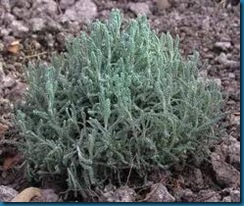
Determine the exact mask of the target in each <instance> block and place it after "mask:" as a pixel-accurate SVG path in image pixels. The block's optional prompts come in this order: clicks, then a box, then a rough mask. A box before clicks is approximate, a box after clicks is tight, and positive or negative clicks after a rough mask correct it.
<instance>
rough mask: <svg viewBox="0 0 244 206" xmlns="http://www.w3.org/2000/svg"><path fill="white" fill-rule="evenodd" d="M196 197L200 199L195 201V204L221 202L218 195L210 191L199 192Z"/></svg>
mask: <svg viewBox="0 0 244 206" xmlns="http://www.w3.org/2000/svg"><path fill="white" fill-rule="evenodd" d="M198 196H200V197H199V198H198V199H197V202H220V201H221V196H220V194H219V193H217V192H215V191H213V190H211V189H207V190H201V191H200V192H199V193H198Z"/></svg>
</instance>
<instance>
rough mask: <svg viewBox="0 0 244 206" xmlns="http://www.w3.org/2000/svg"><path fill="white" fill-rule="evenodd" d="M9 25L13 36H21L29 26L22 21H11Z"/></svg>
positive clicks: (26, 31)
mask: <svg viewBox="0 0 244 206" xmlns="http://www.w3.org/2000/svg"><path fill="white" fill-rule="evenodd" d="M10 27H11V29H12V31H13V35H14V36H15V37H23V36H25V35H26V34H27V33H28V32H29V28H28V27H27V26H26V25H25V24H24V22H22V21H13V22H12V24H11V26H10Z"/></svg>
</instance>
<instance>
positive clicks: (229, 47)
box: [214, 42, 232, 51]
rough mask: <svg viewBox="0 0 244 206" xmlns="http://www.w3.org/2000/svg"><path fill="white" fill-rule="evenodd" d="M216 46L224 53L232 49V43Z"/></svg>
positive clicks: (222, 43) (221, 43) (217, 43)
mask: <svg viewBox="0 0 244 206" xmlns="http://www.w3.org/2000/svg"><path fill="white" fill-rule="evenodd" d="M214 46H215V47H216V48H218V49H221V50H223V51H227V50H228V49H231V47H232V46H231V43H230V42H216V43H215V44H214Z"/></svg>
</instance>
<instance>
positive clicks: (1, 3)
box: [0, 0, 11, 12]
mask: <svg viewBox="0 0 244 206" xmlns="http://www.w3.org/2000/svg"><path fill="white" fill-rule="evenodd" d="M0 7H3V8H4V9H5V10H6V11H7V12H10V11H11V6H10V2H9V0H0Z"/></svg>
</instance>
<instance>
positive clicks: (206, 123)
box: [16, 10, 222, 191]
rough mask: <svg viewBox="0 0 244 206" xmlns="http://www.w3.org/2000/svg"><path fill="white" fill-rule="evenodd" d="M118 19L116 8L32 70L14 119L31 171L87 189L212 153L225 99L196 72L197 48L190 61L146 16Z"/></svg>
mask: <svg viewBox="0 0 244 206" xmlns="http://www.w3.org/2000/svg"><path fill="white" fill-rule="evenodd" d="M121 23H122V15H121V14H120V12H119V11H117V10H114V11H113V12H111V14H110V18H109V19H108V21H106V22H105V23H102V22H100V21H96V22H95V23H93V24H92V25H91V28H90V33H89V34H86V33H82V34H81V36H80V37H78V38H74V39H72V40H69V41H68V42H67V44H66V46H67V52H66V53H63V54H61V55H59V56H56V57H54V58H53V60H52V62H51V64H50V65H41V64H38V65H36V66H30V67H29V68H28V69H27V73H26V74H27V75H26V76H27V80H28V83H29V89H28V92H27V96H26V102H25V104H22V105H19V106H18V109H17V110H16V120H17V125H18V126H19V129H20V131H21V132H22V135H23V137H24V139H25V144H24V146H23V147H22V148H21V149H22V151H23V153H24V155H25V157H26V162H27V172H28V174H29V176H31V177H34V178H36V179H37V180H42V179H43V178H45V177H46V176H47V175H49V176H62V178H64V179H65V181H67V185H68V188H69V189H70V190H74V191H81V190H83V189H87V188H90V187H91V186H92V185H96V186H102V185H103V184H104V182H105V181H106V180H107V179H109V178H110V177H112V175H114V176H118V177H120V176H121V175H122V173H123V171H124V170H125V169H132V170H133V171H135V172H137V173H138V174H139V175H142V176H143V175H145V174H147V173H148V171H150V170H151V169H154V168H159V167H164V166H165V165H171V164H174V163H177V162H182V161H186V158H187V157H188V156H189V155H190V154H194V155H193V156H194V157H195V158H198V159H202V158H203V157H204V155H205V154H206V152H207V151H208V150H207V148H208V142H209V140H211V139H212V138H213V137H214V129H213V128H214V126H215V124H216V122H217V121H218V120H219V118H220V116H221V111H220V109H221V105H222V96H221V93H220V90H219V88H218V87H217V86H216V84H215V83H214V82H212V81H208V82H207V83H206V82H204V81H202V80H201V79H199V78H198V68H197V64H198V55H197V53H195V54H194V55H192V56H189V57H187V58H186V59H183V58H182V57H181V55H180V53H179V47H178V42H179V41H178V38H177V39H176V40H173V38H172V37H171V35H170V34H162V35H161V37H160V38H159V37H158V36H157V35H156V33H155V32H154V31H152V30H151V29H150V27H149V25H148V22H147V20H146V17H139V18H138V19H136V20H130V22H129V23H128V25H127V26H126V28H124V29H121Z"/></svg>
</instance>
